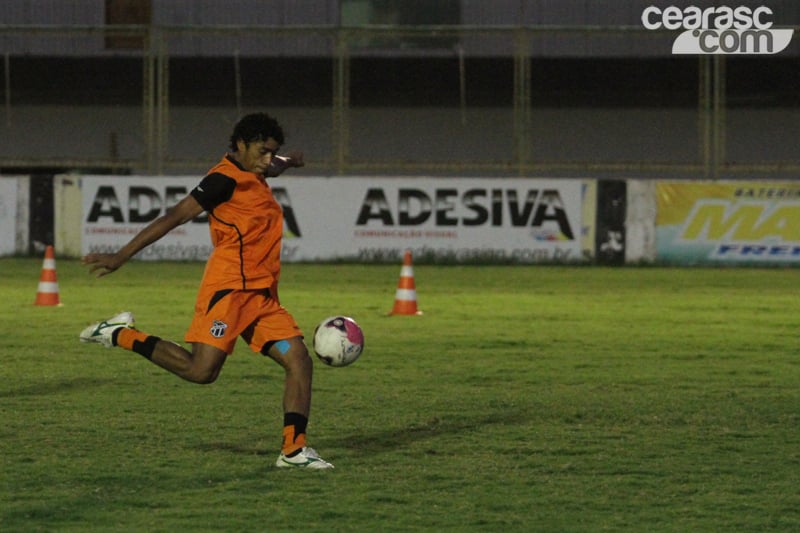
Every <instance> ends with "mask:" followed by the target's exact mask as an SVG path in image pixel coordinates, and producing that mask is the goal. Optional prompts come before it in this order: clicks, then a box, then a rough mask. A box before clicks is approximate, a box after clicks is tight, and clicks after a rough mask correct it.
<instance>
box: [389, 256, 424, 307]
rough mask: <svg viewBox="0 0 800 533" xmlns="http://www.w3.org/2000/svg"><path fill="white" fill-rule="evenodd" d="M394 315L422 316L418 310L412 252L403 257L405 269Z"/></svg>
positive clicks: (398, 289) (397, 294)
mask: <svg viewBox="0 0 800 533" xmlns="http://www.w3.org/2000/svg"><path fill="white" fill-rule="evenodd" d="M390 314H392V315H421V314H422V311H420V310H418V309H417V289H416V287H415V286H414V267H413V265H412V264H411V252H409V251H406V253H405V256H403V268H402V269H401V270H400V281H399V282H398V283H397V292H396V293H395V297H394V308H393V309H392V312H391V313H390Z"/></svg>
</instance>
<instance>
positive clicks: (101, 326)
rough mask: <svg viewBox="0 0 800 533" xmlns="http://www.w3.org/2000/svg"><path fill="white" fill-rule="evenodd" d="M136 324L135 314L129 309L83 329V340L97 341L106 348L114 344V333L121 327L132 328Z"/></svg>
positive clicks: (81, 336)
mask: <svg viewBox="0 0 800 533" xmlns="http://www.w3.org/2000/svg"><path fill="white" fill-rule="evenodd" d="M133 325H134V320H133V314H132V313H130V312H128V311H123V312H122V313H120V314H118V315H116V316H112V317H111V318H109V319H108V320H103V321H102V322H98V323H96V324H92V325H91V326H89V327H87V328H86V329H84V330H83V331H81V335H80V338H81V342H96V343H98V344H102V345H103V346H105V347H106V348H111V347H112V346H114V343H113V342H112V340H111V339H112V335H113V334H114V332H115V331H117V330H118V329H120V328H132V327H133Z"/></svg>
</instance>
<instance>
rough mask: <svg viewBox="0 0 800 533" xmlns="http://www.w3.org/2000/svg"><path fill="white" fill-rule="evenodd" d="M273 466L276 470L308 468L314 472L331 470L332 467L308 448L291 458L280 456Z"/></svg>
mask: <svg viewBox="0 0 800 533" xmlns="http://www.w3.org/2000/svg"><path fill="white" fill-rule="evenodd" d="M275 466H277V467H278V468H310V469H314V470H322V469H324V468H333V465H332V464H330V463H329V462H328V461H326V460H324V459H323V458H322V457H320V456H319V455H318V454H317V452H316V451H314V449H313V448H308V447H306V448H303V449H302V450H300V453H298V454H297V455H293V456H292V457H286V456H285V455H283V454H280V455H279V456H278V460H277V461H275Z"/></svg>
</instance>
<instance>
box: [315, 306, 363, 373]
mask: <svg viewBox="0 0 800 533" xmlns="http://www.w3.org/2000/svg"><path fill="white" fill-rule="evenodd" d="M312 344H313V347H314V353H316V354H317V357H319V359H320V361H322V362H323V363H325V364H326V365H329V366H347V365H351V364H353V363H355V362H356V359H358V358H359V357H360V356H361V352H362V351H363V350H364V332H363V331H362V330H361V327H360V326H359V325H358V324H356V321H355V320H353V319H352V318H350V317H347V316H331V317H328V318H326V319H325V320H323V321H322V322H320V323H319V325H318V326H317V328H316V329H315V330H314V338H313V341H312Z"/></svg>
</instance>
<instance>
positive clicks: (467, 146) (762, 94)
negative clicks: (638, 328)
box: [0, 25, 800, 179]
mask: <svg viewBox="0 0 800 533" xmlns="http://www.w3.org/2000/svg"><path fill="white" fill-rule="evenodd" d="M674 37H675V34H674V33H669V32H666V33H664V32H653V31H645V30H643V29H642V28H640V27H586V26H582V27H565V26H548V27H506V26H504V27H485V26H484V27H454V26H441V27H433V26H428V27H414V28H398V27H381V26H373V27H360V28H342V27H329V26H323V27H278V28H269V29H268V30H265V28H263V27H252V26H215V27H192V26H180V27H179V26H171V27H163V26H155V25H154V26H116V27H108V26H0V45H2V54H3V65H4V67H3V72H4V76H3V80H4V82H3V94H4V120H2V127H1V129H0V131H2V136H0V137H1V138H0V169H2V171H4V172H6V173H8V172H13V171H25V170H26V169H37V168H52V169H66V170H68V169H81V170H86V169H103V170H105V171H108V172H115V173H142V174H170V173H185V172H191V173H197V172H202V171H203V170H205V168H207V166H208V165H209V164H210V163H213V162H214V161H215V160H217V159H218V157H219V155H220V152H221V151H223V150H224V149H225V145H226V144H227V135H229V132H230V129H231V126H232V123H233V122H234V121H235V119H236V118H237V117H238V116H240V115H241V114H243V113H245V112H248V111H251V110H256V109H257V110H262V109H266V110H268V111H270V112H272V113H274V114H276V115H277V116H278V117H279V119H280V120H281V122H282V123H283V124H284V125H285V127H286V129H287V130H288V132H289V141H288V143H287V144H289V145H291V146H296V147H298V148H303V149H305V150H306V152H307V154H308V155H309V157H308V160H309V165H308V168H307V169H306V172H311V173H315V174H320V173H323V174H364V173H369V174H411V175H414V174H428V175H429V174H457V175H475V174H478V175H487V176H494V175H498V176H513V175H519V176H561V175H580V176H597V175H631V174H632V175H636V176H643V177H648V176H653V177H661V176H674V177H703V178H714V179H716V178H727V177H740V176H741V177H753V176H756V177H758V176H766V175H769V176H772V177H775V176H781V175H787V176H791V175H796V173H797V172H798V170H800V150H798V148H797V143H796V141H795V140H794V139H797V138H798V136H799V135H800V104H799V103H798V94H797V93H798V90H797V89H798V80H800V76H799V75H798V71H800V69H798V68H797V67H798V66H799V65H798V57H797V54H796V53H789V54H787V55H786V56H785V57H783V58H781V57H780V56H749V57H745V56H723V55H705V56H692V57H681V58H677V57H672V56H671V55H670V51H671V42H672V40H673V39H674ZM600 43H602V46H600ZM793 46H794V45H793ZM554 48H558V50H560V52H561V53H560V54H558V55H559V57H557V58H552V57H548V56H549V55H548V54H547V51H548V50H552V49H554ZM795 48H796V47H795ZM595 49H597V50H602V52H598V53H596V54H594V53H593V50H595ZM794 51H796V49H794ZM621 56H628V58H627V59H626V60H624V61H619V60H618V59H619V57H621ZM65 65H66V66H65ZM607 65H613V72H607V70H606V69H605V67H606V66H607ZM554 73H555V74H554ZM573 78H577V80H576V79H573ZM754 80H756V81H757V82H756V81H754Z"/></svg>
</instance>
